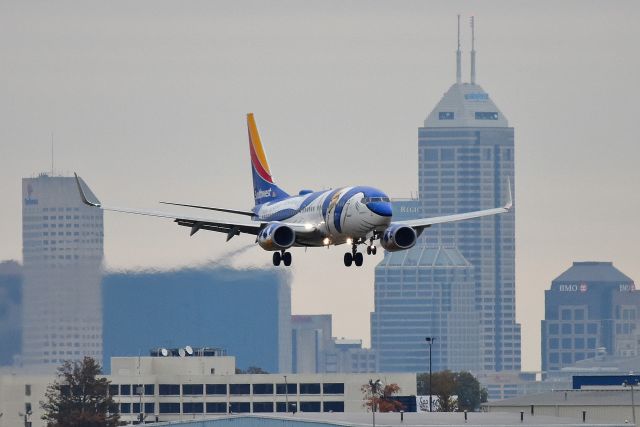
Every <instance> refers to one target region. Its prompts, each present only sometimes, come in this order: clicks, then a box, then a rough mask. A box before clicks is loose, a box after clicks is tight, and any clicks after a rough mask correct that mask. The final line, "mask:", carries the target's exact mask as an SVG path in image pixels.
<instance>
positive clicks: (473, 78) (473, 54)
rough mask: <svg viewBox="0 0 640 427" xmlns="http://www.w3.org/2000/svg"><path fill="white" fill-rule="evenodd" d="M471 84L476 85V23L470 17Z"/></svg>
mask: <svg viewBox="0 0 640 427" xmlns="http://www.w3.org/2000/svg"><path fill="white" fill-rule="evenodd" d="M471 84H472V85H474V84H476V22H475V17H474V16H472V17H471Z"/></svg>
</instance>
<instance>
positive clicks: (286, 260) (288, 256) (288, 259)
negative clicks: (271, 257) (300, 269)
mask: <svg viewBox="0 0 640 427" xmlns="http://www.w3.org/2000/svg"><path fill="white" fill-rule="evenodd" d="M282 261H283V262H284V265H286V266H287V267H289V266H290V265H291V252H285V253H283V254H282Z"/></svg>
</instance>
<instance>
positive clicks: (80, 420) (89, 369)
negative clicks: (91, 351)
mask: <svg viewBox="0 0 640 427" xmlns="http://www.w3.org/2000/svg"><path fill="white" fill-rule="evenodd" d="M101 374H102V371H101V369H100V365H99V364H98V363H97V362H96V361H95V359H93V358H91V357H85V358H84V359H83V360H82V361H75V362H72V361H69V360H67V361H65V362H64V363H63V364H62V366H61V367H59V368H58V375H57V376H58V378H57V379H56V380H55V381H54V382H53V383H52V384H49V386H48V387H47V392H46V394H45V396H46V399H47V401H46V402H40V405H41V406H42V409H43V410H44V412H45V414H44V415H43V416H42V419H43V420H45V421H47V425H48V426H49V427H115V426H117V425H118V422H119V420H120V416H119V414H118V406H117V404H116V403H115V402H114V401H113V399H112V398H111V396H110V395H109V384H110V381H108V380H107V379H106V378H98V375H101Z"/></svg>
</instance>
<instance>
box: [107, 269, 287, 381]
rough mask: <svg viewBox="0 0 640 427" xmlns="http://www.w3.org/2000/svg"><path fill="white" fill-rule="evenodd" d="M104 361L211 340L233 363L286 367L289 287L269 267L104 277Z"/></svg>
mask: <svg viewBox="0 0 640 427" xmlns="http://www.w3.org/2000/svg"><path fill="white" fill-rule="evenodd" d="M102 289H103V301H104V303H103V304H104V306H103V311H104V325H105V326H104V362H103V363H104V366H105V368H106V369H107V371H108V370H109V369H110V358H111V357H112V356H132V355H133V356H134V355H137V354H142V355H146V354H148V351H149V350H150V349H153V348H158V347H180V346H185V345H191V346H192V347H206V346H215V347H222V348H225V349H227V351H228V354H229V355H232V356H235V357H236V365H237V366H238V367H240V368H243V369H246V368H247V367H249V366H258V367H261V368H262V369H264V370H266V371H268V372H279V371H285V372H288V371H289V370H290V363H291V362H290V360H291V359H290V354H291V289H290V287H289V284H288V282H287V280H286V277H285V276H283V275H281V274H280V273H278V272H275V271H273V270H232V269H228V268H212V269H207V268H202V269H183V270H176V271H168V272H142V273H133V272H132V273H111V274H107V275H105V277H104V280H103V283H102Z"/></svg>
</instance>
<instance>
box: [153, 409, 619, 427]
mask: <svg viewBox="0 0 640 427" xmlns="http://www.w3.org/2000/svg"><path fill="white" fill-rule="evenodd" d="M243 421H245V422H243ZM318 423H320V424H322V425H324V426H326V425H335V426H371V425H372V416H371V413H308V412H307V413H298V414H296V415H284V414H279V415H271V414H270V415H256V414H237V415H230V416H219V417H207V418H206V419H198V420H190V421H174V422H171V423H159V424H156V425H173V426H176V425H177V426H183V425H184V426H194V427H195V426H198V427H216V426H227V425H230V424H231V425H233V426H244V425H246V426H251V427H256V426H260V427H272V426H278V427H282V426H299V427H305V425H310V427H311V426H313V425H317V424H318ZM434 425H436V426H469V427H472V426H497V427H508V426H514V427H515V426H522V425H528V426H582V427H584V426H620V427H621V426H625V424H621V423H589V422H587V423H583V422H582V420H577V419H572V418H561V417H548V416H538V415H536V416H535V417H530V416H527V414H526V413H525V415H524V422H522V423H521V422H520V414H519V413H504V412H489V413H487V412H469V413H468V421H467V423H465V421H464V413H462V412H433V413H424V412H409V413H405V414H404V422H402V421H400V414H399V413H376V426H377V427H386V426H398V427H418V426H434ZM628 426H629V425H628V424H627V425H626V427H628Z"/></svg>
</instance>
